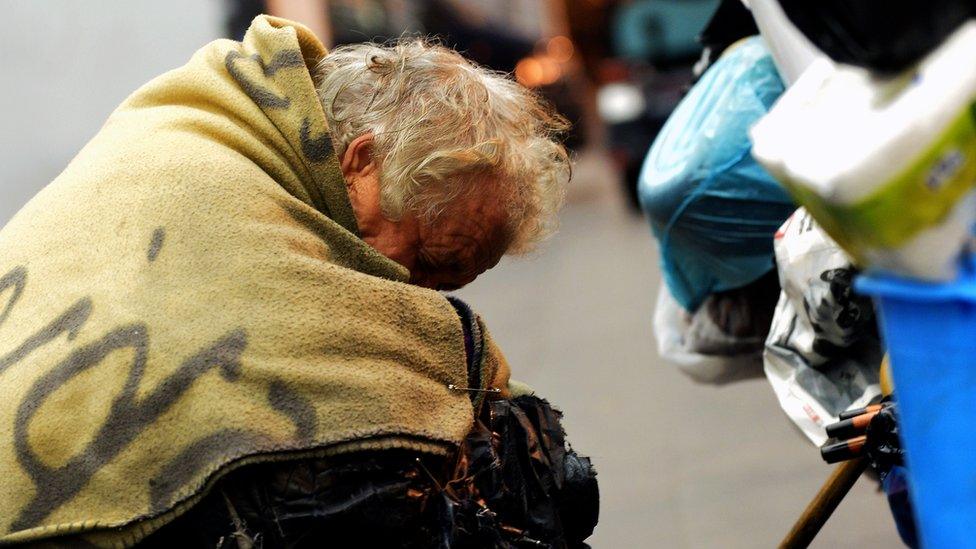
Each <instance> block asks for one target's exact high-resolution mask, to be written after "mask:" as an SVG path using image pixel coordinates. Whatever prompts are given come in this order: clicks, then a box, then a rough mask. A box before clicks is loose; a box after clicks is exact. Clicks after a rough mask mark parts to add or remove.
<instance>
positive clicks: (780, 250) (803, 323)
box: [764, 208, 884, 446]
mask: <svg viewBox="0 0 976 549" xmlns="http://www.w3.org/2000/svg"><path fill="white" fill-rule="evenodd" d="M775 247H776V263H777V267H778V269H779V278H780V285H781V286H782V294H781V295H780V298H779V302H778V303H777V305H776V312H775V314H774V315H773V321H772V326H771V327H770V330H769V337H767V339H766V350H765V353H764V362H765V371H766V377H767V379H768V380H769V382H770V384H771V385H772V386H773V391H774V392H775V393H776V396H777V398H778V399H779V403H780V406H781V407H782V408H783V410H784V411H785V412H786V414H787V415H788V416H789V417H790V419H791V420H793V422H794V423H795V424H796V425H797V427H799V428H800V430H801V431H803V433H804V434H805V435H806V436H807V437H808V438H809V439H810V440H811V441H812V442H813V443H814V444H816V445H817V446H820V445H822V444H823V443H824V442H825V441H826V440H827V434H826V432H825V430H824V429H825V427H826V425H828V424H830V423H834V422H836V421H837V415H838V414H840V412H843V411H844V410H848V409H851V408H859V407H863V406H866V405H867V404H868V403H869V402H870V401H871V400H872V399H874V398H876V397H878V396H879V395H880V393H881V389H880V385H879V383H878V371H879V369H880V366H881V359H882V356H883V354H884V353H883V349H882V346H881V340H880V338H879V336H878V328H877V323H876V318H875V313H874V306H873V304H872V302H871V300H870V298H868V297H866V296H861V295H857V294H855V293H854V291H853V287H852V283H853V278H854V276H855V274H856V273H857V269H856V268H855V267H854V265H853V264H852V263H851V260H850V259H849V258H848V257H847V255H846V254H845V253H844V251H843V250H842V249H841V248H840V247H839V246H838V245H837V243H836V242H834V241H833V240H831V238H830V237H829V236H827V234H826V233H825V232H823V230H822V229H821V228H820V227H819V226H818V225H817V224H816V222H815V221H814V220H813V218H812V217H811V216H810V215H809V213H807V211H806V210H805V209H803V208H801V209H799V210H797V211H796V214H794V215H793V216H792V217H790V218H789V219H788V220H787V221H786V223H784V224H783V227H782V228H781V229H780V230H779V231H778V232H777V233H776V244H775Z"/></svg>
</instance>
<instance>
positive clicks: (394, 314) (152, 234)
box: [0, 16, 499, 546]
mask: <svg viewBox="0 0 976 549" xmlns="http://www.w3.org/2000/svg"><path fill="white" fill-rule="evenodd" d="M324 54H325V49H324V48H323V47H322V45H321V44H320V43H319V42H318V40H316V39H315V37H314V36H313V35H312V34H311V33H310V32H309V31H308V30H307V29H305V28H304V27H302V26H300V25H297V24H294V23H291V22H288V21H284V20H281V19H276V18H272V17H266V16H261V17H259V18H257V19H255V21H254V23H253V24H252V26H251V29H250V30H249V31H248V34H247V36H246V37H245V39H244V41H243V42H242V43H238V42H233V41H229V40H218V41H216V42H213V43H211V44H209V45H207V46H205V47H204V48H202V49H201V50H200V51H198V52H197V53H196V54H195V55H194V56H193V58H192V59H191V60H190V62H189V63H188V64H187V65H185V66H183V67H181V68H179V69H176V70H174V71H171V72H169V73H166V74H164V75H163V76H161V77H159V78H157V79H155V80H153V81H152V82H150V83H148V84H146V85H145V86H144V87H142V88H141V89H139V90H138V91H136V92H135V93H134V94H133V95H132V96H131V97H129V98H128V99H127V100H126V101H125V102H124V103H123V104H122V105H121V106H120V107H119V108H118V109H117V110H116V111H115V112H114V113H113V114H112V116H111V117H110V118H109V120H108V121H107V122H106V124H105V126H104V127H103V128H102V130H101V131H100V132H99V133H98V135H96V136H95V137H94V138H93V139H92V141H91V142H90V143H88V144H87V145H86V146H85V147H84V149H83V150H82V151H81V152H80V153H79V154H78V156H77V157H76V158H75V159H74V160H73V161H72V162H71V163H70V165H69V166H68V167H67V168H66V169H65V171H64V172H63V173H62V174H61V175H60V176H59V177H58V178H57V179H56V180H55V181H54V182H52V183H51V184H50V185H49V186H48V187H47V188H45V189H44V190H43V191H41V193H40V194H38V195H37V196H36V197H35V198H34V199H33V200H32V201H31V202H30V203H29V204H28V205H27V206H26V207H25V208H24V209H23V210H22V211H21V212H20V213H18V215H17V216H15V217H14V219H13V220H11V222H10V223H9V224H8V225H7V226H6V227H4V228H3V230H2V231H0V438H2V440H3V444H0V475H2V477H3V478H4V489H3V490H0V543H4V542H15V541H37V540H44V539H51V538H59V539H62V540H63V539H66V538H64V536H76V538H84V539H85V541H87V542H89V543H94V544H96V545H123V546H124V545H131V544H132V543H134V542H136V541H138V539H140V538H141V537H143V536H145V535H146V534H147V533H148V532H150V531H152V530H153V529H155V528H158V527H159V526H160V525H161V524H163V523H165V522H166V521H168V520H171V519H172V518H173V517H174V516H176V515H177V514H179V513H180V512H182V511H183V510H185V509H186V508H187V507H189V506H190V505H192V504H193V503H194V502H195V501H196V500H197V499H198V498H199V497H200V496H201V494H203V493H204V492H205V491H206V490H207V489H208V487H209V486H210V485H212V483H213V482H214V481H215V480H216V479H217V478H219V477H220V476H222V475H224V474H226V473H227V472H228V471H229V470H231V469H233V468H234V467H238V466H241V465H243V464H246V463H251V462H255V461H265V460H278V459H285V458H289V457H294V456H299V455H315V454H321V455H327V454H330V453H337V452H345V451H352V450H365V449H385V448H409V449H414V450H418V451H423V452H430V453H440V454H446V453H449V452H451V451H452V450H453V449H454V448H456V446H457V445H458V444H459V443H460V442H461V441H462V440H463V438H464V436H465V435H466V433H467V432H468V431H469V429H470V428H471V425H472V418H473V410H472V403H471V401H470V400H469V398H468V394H466V393H464V392H458V391H451V390H449V389H448V388H447V386H448V385H450V384H453V385H457V386H462V387H463V386H466V384H467V381H468V375H467V367H466V357H465V345H464V334H463V333H462V328H461V323H460V321H459V319H458V315H457V313H456V312H455V310H454V308H453V307H452V306H451V304H450V303H448V301H447V300H446V299H445V298H444V297H443V296H441V295H440V294H438V293H437V292H433V291H430V290H425V289H422V288H418V287H414V286H410V285H408V284H406V283H405V281H406V279H407V272H406V270H405V269H403V268H402V267H401V266H399V265H398V264H396V263H394V262H392V261H390V260H388V259H387V258H385V257H383V256H381V255H380V254H379V253H377V252H376V251H375V250H373V249H372V248H370V247H369V246H367V245H366V244H365V243H364V242H363V241H362V240H361V239H360V238H359V237H358V228H357V226H356V221H355V217H354V216H353V213H352V208H351V205H350V204H349V200H348V197H347V195H346V191H345V185H344V182H343V180H342V176H341V172H340V171H339V167H338V160H337V158H336V155H335V154H334V152H333V150H332V141H331V138H330V136H329V133H328V127H327V124H326V121H325V117H324V114H323V112H322V107H321V104H320V103H319V101H318V99H317V97H316V93H315V88H314V84H313V77H312V74H313V71H314V67H315V65H316V63H317V62H318V60H319V59H320V58H321V57H322V56H323V55H324ZM482 337H485V338H487V337H488V336H487V334H482ZM486 341H488V340H487V339H486ZM486 347H489V348H493V346H491V345H490V343H489V344H486ZM498 360H499V359H498V357H497V353H485V355H484V358H483V359H482V364H481V371H482V375H481V376H480V379H481V380H482V383H489V382H491V381H492V380H493V379H494V378H495V374H496V372H497V370H498Z"/></svg>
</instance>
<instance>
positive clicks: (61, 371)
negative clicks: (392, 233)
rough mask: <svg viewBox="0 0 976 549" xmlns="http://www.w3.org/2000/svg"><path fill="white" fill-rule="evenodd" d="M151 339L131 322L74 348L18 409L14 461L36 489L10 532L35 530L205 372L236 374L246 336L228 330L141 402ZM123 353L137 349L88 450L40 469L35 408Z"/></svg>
mask: <svg viewBox="0 0 976 549" xmlns="http://www.w3.org/2000/svg"><path fill="white" fill-rule="evenodd" d="M148 347H149V336H148V333H147V328H146V325H145V324H141V323H139V324H130V325H127V326H123V327H121V328H116V329H115V330H112V331H111V332H109V333H108V334H107V335H105V336H104V337H103V338H102V339H100V340H98V341H95V342H93V343H90V344H88V345H85V346H84V347H81V348H79V349H77V350H75V351H74V352H73V353H72V354H71V355H70V356H68V358H66V359H65V360H63V361H62V362H61V363H59V364H58V365H57V366H55V367H54V368H53V369H52V370H51V371H49V372H47V373H46V374H44V375H43V376H41V377H40V378H39V379H38V380H37V381H35V382H34V385H33V386H32V387H31V388H30V390H29V391H28V392H27V395H26V396H25V397H24V399H23V400H22V401H21V403H20V406H19V407H18V409H17V415H16V419H15V423H14V446H15V449H16V452H17V460H18V461H19V462H20V464H21V466H22V467H23V468H24V470H25V471H26V472H27V474H28V475H30V477H31V478H32V479H33V481H34V484H35V486H37V487H43V489H38V490H37V493H36V494H35V495H34V498H33V499H32V500H31V501H30V502H28V504H27V505H26V506H25V507H24V508H23V509H22V510H21V513H20V515H19V516H18V517H17V519H16V520H15V521H14V523H13V524H12V525H11V528H12V529H14V530H21V529H26V528H30V527H33V526H36V525H37V524H38V523H39V522H40V521H42V520H44V518H46V517H47V516H48V515H50V514H51V513H52V512H54V511H55V510H56V509H57V508H58V507H60V506H61V505H62V504H64V503H65V502H67V501H68V500H70V499H71V498H73V497H74V496H75V495H76V494H77V493H78V492H79V491H80V490H81V489H82V488H83V487H84V486H85V484H87V483H88V481H89V480H90V479H91V477H92V476H93V475H94V474H95V473H96V472H97V471H98V470H99V469H100V468H101V467H103V466H104V465H105V464H107V463H108V462H109V461H111V460H112V459H113V458H114V457H115V456H116V455H118V454H119V452H121V451H122V450H124V449H125V448H126V447H127V446H128V445H129V444H130V443H131V442H132V441H133V439H135V437H136V436H137V435H138V434H139V433H141V432H142V431H144V430H145V429H146V428H147V427H148V426H149V425H150V424H152V423H153V422H154V421H156V419H157V418H159V416H160V415H162V414H163V413H164V412H166V411H167V410H168V409H169V408H170V407H171V406H172V405H173V403H174V402H176V400H177V399H178V398H179V397H180V396H182V395H183V393H185V392H186V391H187V389H189V388H190V386H191V385H192V384H193V383H194V382H195V381H196V380H197V378H199V377H200V376H202V375H203V374H205V373H207V372H208V371H210V370H212V369H218V370H219V371H220V374H221V375H222V376H223V377H224V379H226V380H228V381H235V380H237V378H238V377H239V376H240V373H241V364H240V356H241V354H242V353H243V351H244V349H245V347H247V334H246V332H244V330H242V329H236V330H232V331H231V332H229V333H227V334H226V335H224V336H223V337H221V338H220V339H218V340H217V341H215V342H214V343H212V344H211V345H209V346H207V347H206V348H204V349H203V350H202V351H199V352H198V353H196V354H195V355H193V356H191V357H189V358H187V359H186V360H184V361H183V363H182V364H181V365H180V367H179V368H178V369H177V370H176V371H175V372H174V373H172V374H170V375H169V377H167V378H166V379H165V380H163V381H162V382H161V383H160V384H159V385H158V386H157V387H156V389H154V390H153V392H152V393H151V394H149V395H147V396H146V397H144V398H141V399H137V398H136V391H137V390H138V388H139V384H140V382H141V381H142V375H143V373H144V372H145V368H146V358H147V352H148ZM123 349H132V350H134V351H135V357H134V358H133V361H132V365H131V368H130V370H129V376H128V378H127V379H126V382H125V385H124V387H123V389H122V392H121V393H120V394H119V395H118V396H116V397H115V399H114V400H113V402H112V406H111V409H110V411H109V415H108V417H107V418H106V420H105V422H104V423H103V424H102V426H101V427H100V428H99V430H98V432H97V433H96V434H95V436H94V438H93V439H92V440H91V442H89V444H88V446H87V447H86V448H85V449H84V450H82V451H81V452H80V453H78V454H77V455H75V456H74V457H72V458H71V459H70V460H68V462H67V463H66V464H65V465H62V466H61V467H58V468H51V467H48V466H47V465H44V464H43V463H42V462H41V460H40V459H39V458H38V457H37V455H36V454H35V453H34V451H33V450H32V449H31V447H30V442H29V440H28V427H29V426H30V421H31V419H32V418H33V416H34V414H35V413H36V412H37V410H39V409H40V407H41V405H42V404H43V403H44V401H45V400H46V399H47V398H48V397H50V396H51V395H52V394H53V393H54V392H55V391H56V390H57V389H59V388H60V387H62V386H64V385H65V384H66V383H68V382H69V381H70V380H71V379H72V378H74V377H75V376H77V375H79V374H81V373H82V372H84V371H86V370H88V369H89V368H92V367H94V366H97V365H98V364H100V363H101V362H102V361H103V360H104V359H105V357H107V356H108V355H109V354H111V353H113V352H115V351H120V350H123Z"/></svg>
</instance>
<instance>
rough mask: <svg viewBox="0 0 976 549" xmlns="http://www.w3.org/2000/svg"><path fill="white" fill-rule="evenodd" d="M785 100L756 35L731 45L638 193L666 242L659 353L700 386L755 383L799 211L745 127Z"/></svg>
mask: <svg viewBox="0 0 976 549" xmlns="http://www.w3.org/2000/svg"><path fill="white" fill-rule="evenodd" d="M782 92H783V83H782V82H781V80H780V78H779V76H778V74H777V72H776V68H775V66H774V65H773V61H772V58H771V56H770V54H769V52H768V51H767V49H766V47H765V46H764V45H763V42H762V40H761V39H760V38H758V37H752V38H749V39H746V40H744V41H742V42H740V43H738V44H736V45H733V46H732V47H731V48H730V49H729V51H727V52H726V53H725V55H724V56H723V57H721V58H720V59H719V60H718V61H717V62H716V63H715V64H714V65H713V66H712V67H710V68H709V69H708V70H707V71H706V72H705V74H704V75H703V76H702V78H701V79H700V80H699V81H698V82H697V83H696V84H695V86H694V87H693V88H692V89H691V91H690V92H689V94H688V95H687V96H686V97H685V98H684V100H682V102H681V104H680V105H679V106H678V108H677V109H676V110H675V112H674V113H673V114H672V115H671V118H670V119H668V122H667V124H666V125H665V126H664V129H663V130H662V131H661V133H660V135H659V136H658V138H657V140H656V141H655V142H654V145H653V146H652V147H651V150H650V152H648V155H647V159H646V160H645V162H644V167H643V171H642V175H641V178H640V183H639V186H638V193H639V195H640V199H641V204H642V206H643V208H644V211H645V213H646V214H647V217H648V219H649V221H650V223H651V227H652V229H653V232H654V236H655V237H656V238H657V240H658V243H659V245H660V254H661V268H662V271H663V273H664V282H665V286H664V287H662V289H661V293H660V294H659V298H658V305H657V312H656V313H655V332H656V335H657V338H658V346H659V349H660V351H661V355H662V356H663V357H664V358H666V359H668V360H670V361H672V362H674V363H676V364H678V365H679V366H680V367H681V368H682V369H683V370H685V371H686V372H687V373H689V374H690V375H691V376H692V377H694V378H695V379H698V380H700V381H707V382H724V381H731V380H735V379H740V378H742V377H749V376H752V375H756V374H757V372H758V370H759V364H760V362H761V357H760V353H761V350H762V341H763V340H764V338H765V336H766V333H767V331H768V326H769V318H770V316H771V314H772V308H773V304H774V303H775V299H776V296H777V295H778V287H777V284H776V280H775V276H770V274H771V273H772V272H773V267H774V262H773V250H772V236H773V233H774V232H775V231H776V229H777V228H778V227H779V226H780V225H781V224H782V222H783V220H784V219H786V218H787V217H788V216H789V214H790V213H792V211H793V210H794V209H795V206H793V204H792V202H791V201H790V198H789V197H788V195H787V194H786V192H785V191H784V190H783V189H782V188H781V187H780V186H779V184H777V183H776V181H775V180H773V179H772V177H770V176H769V175H768V174H767V173H766V172H765V170H764V169H763V168H762V167H760V166H759V165H758V164H757V163H756V162H755V161H754V160H753V159H752V156H751V155H750V154H749V151H750V143H749V139H748V134H747V132H748V129H749V127H750V126H751V125H752V123H753V122H755V121H756V120H758V119H759V118H760V117H761V116H763V115H764V114H765V113H766V112H767V110H768V109H769V108H770V106H772V104H773V102H775V101H776V99H777V98H778V97H779V95H780V94H781V93H782Z"/></svg>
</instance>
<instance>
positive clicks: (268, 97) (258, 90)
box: [224, 50, 305, 109]
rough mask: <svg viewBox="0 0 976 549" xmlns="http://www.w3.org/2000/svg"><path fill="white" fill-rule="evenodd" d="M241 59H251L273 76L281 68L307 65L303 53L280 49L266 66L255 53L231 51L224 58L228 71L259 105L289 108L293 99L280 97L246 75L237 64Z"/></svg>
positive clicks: (263, 70)
mask: <svg viewBox="0 0 976 549" xmlns="http://www.w3.org/2000/svg"><path fill="white" fill-rule="evenodd" d="M241 59H250V60H251V61H253V62H255V63H257V64H258V66H259V67H261V71H262V73H263V74H264V75H265V76H273V75H274V74H275V73H276V72H278V71H279V70H280V69H284V68H288V67H296V66H305V61H304V60H303V59H302V54H301V52H299V51H294V50H285V51H280V52H278V53H277V54H275V56H274V58H272V59H271V63H269V64H268V65H267V66H265V64H264V61H263V60H262V59H261V56H260V55H258V54H256V53H255V54H253V55H249V56H245V55H244V54H242V53H240V52H238V51H229V52H227V56H226V57H225V58H224V67H225V68H226V69H227V73H228V74H230V76H231V78H233V79H234V80H235V81H237V84H238V85H239V86H240V87H241V89H242V90H244V93H246V94H247V96H248V97H250V98H251V100H252V101H254V102H255V103H256V104H257V105H258V106H259V107H264V108H268V109H287V108H288V107H289V106H291V99H289V98H288V97H279V96H277V95H275V93H274V92H273V91H271V90H269V89H268V88H266V87H264V86H261V85H260V84H257V83H256V82H252V81H251V80H249V79H248V78H247V76H245V75H244V73H243V72H242V71H241V70H240V68H239V67H238V66H237V64H238V61H239V60H241Z"/></svg>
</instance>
